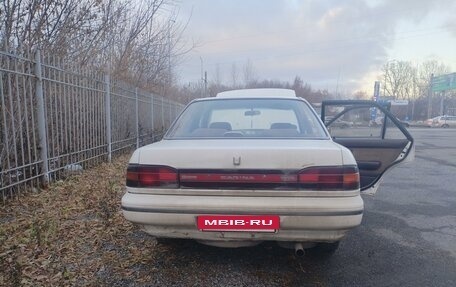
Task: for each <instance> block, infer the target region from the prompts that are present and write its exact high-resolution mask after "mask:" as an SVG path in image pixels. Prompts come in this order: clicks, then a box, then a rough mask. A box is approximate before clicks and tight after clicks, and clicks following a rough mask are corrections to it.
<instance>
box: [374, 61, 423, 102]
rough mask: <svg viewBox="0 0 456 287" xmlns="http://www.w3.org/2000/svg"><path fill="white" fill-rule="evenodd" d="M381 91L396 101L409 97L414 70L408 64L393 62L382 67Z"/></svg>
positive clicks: (413, 80) (413, 79)
mask: <svg viewBox="0 0 456 287" xmlns="http://www.w3.org/2000/svg"><path fill="white" fill-rule="evenodd" d="M382 78H383V89H384V91H385V93H386V94H387V95H389V96H393V97H395V98H397V99H406V98H408V97H410V93H411V91H413V85H414V83H415V78H416V69H415V68H414V67H413V66H412V64H411V63H410V62H406V61H393V62H388V63H386V64H385V65H384V66H383V75H382Z"/></svg>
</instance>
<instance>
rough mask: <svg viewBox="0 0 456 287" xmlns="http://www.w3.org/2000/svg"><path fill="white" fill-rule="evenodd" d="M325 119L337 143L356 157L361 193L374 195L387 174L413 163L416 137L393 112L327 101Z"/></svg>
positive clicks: (368, 105)
mask: <svg viewBox="0 0 456 287" xmlns="http://www.w3.org/2000/svg"><path fill="white" fill-rule="evenodd" d="M321 109H322V110H321V119H322V121H323V122H324V123H325V125H326V127H327V128H328V130H329V132H330V134H331V136H332V138H333V140H334V141H335V142H337V143H339V144H341V145H343V146H345V147H347V148H348V149H350V150H351V152H352V153H353V155H354V157H355V159H356V161H357V163H358V168H359V174H360V179H361V191H362V192H363V193H368V194H374V193H375V192H376V191H377V188H378V184H379V183H380V180H381V178H382V176H383V175H384V174H385V172H386V171H388V170H390V169H391V168H392V167H393V166H395V165H397V164H399V163H401V162H404V161H410V160H413V158H414V156H415V154H414V150H415V146H414V142H413V137H412V136H411V135H410V133H409V132H408V131H407V129H406V128H405V127H404V126H403V125H402V123H401V122H400V121H399V120H398V119H397V118H396V117H395V116H394V115H392V114H391V113H390V112H389V106H385V105H380V104H378V103H377V102H374V101H362V100H330V101H323V103H322V107H321Z"/></svg>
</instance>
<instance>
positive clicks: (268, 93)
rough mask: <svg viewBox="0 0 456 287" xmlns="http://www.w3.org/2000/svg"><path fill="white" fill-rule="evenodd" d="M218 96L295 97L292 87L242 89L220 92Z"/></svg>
mask: <svg viewBox="0 0 456 287" xmlns="http://www.w3.org/2000/svg"><path fill="white" fill-rule="evenodd" d="M216 97H217V98H295V99H296V93H295V91H294V90H290V89H242V90H232V91H226V92H221V93H218V94H217V96H216Z"/></svg>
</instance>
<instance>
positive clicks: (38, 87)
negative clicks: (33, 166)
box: [35, 50, 49, 187]
mask: <svg viewBox="0 0 456 287" xmlns="http://www.w3.org/2000/svg"><path fill="white" fill-rule="evenodd" d="M35 77H36V81H35V96H36V102H37V107H36V109H37V121H38V138H39V144H40V145H39V148H40V157H41V169H42V171H43V177H42V180H41V183H42V185H43V186H44V187H47V185H48V184H49V162H48V142H47V135H46V126H47V125H46V108H45V102H44V95H43V77H42V73H41V52H40V50H37V51H36V53H35Z"/></svg>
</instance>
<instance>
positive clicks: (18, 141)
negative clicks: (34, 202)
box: [0, 51, 182, 201]
mask: <svg viewBox="0 0 456 287" xmlns="http://www.w3.org/2000/svg"><path fill="white" fill-rule="evenodd" d="M181 109H182V105H181V104H179V103H177V102H174V101H171V100H169V99H166V98H164V97H161V96H158V95H154V94H152V93H149V92H146V91H143V90H141V89H138V88H137V87H133V86H131V85H127V84H126V83H123V82H121V81H119V80H116V79H112V78H111V77H110V75H109V74H106V73H102V72H97V71H87V70H82V69H81V68H79V67H67V66H65V63H63V62H62V61H60V60H59V59H57V58H55V57H50V56H44V57H42V56H41V53H40V52H39V51H37V52H36V53H35V55H14V54H11V53H6V52H2V51H0V139H1V141H0V194H1V195H0V196H1V197H2V200H3V201H5V200H6V199H7V198H8V197H14V196H17V195H19V194H20V193H22V192H26V191H27V190H30V189H31V188H33V187H37V186H38V185H40V184H47V183H48V182H49V181H52V180H55V179H57V178H61V177H63V176H65V175H67V174H68V173H71V172H74V171H75V170H81V169H85V168H87V167H90V166H92V165H95V164H98V163H100V162H103V161H110V160H111V157H112V155H113V154H115V153H118V152H122V151H124V150H127V149H130V148H132V147H139V146H142V145H145V144H149V143H152V142H154V141H156V140H157V139H159V138H160V137H161V136H162V135H163V132H164V131H165V129H166V128H167V127H168V126H169V125H170V124H171V122H172V121H173V119H174V118H175V117H176V115H177V114H178V113H179V112H180V110H181Z"/></svg>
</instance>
